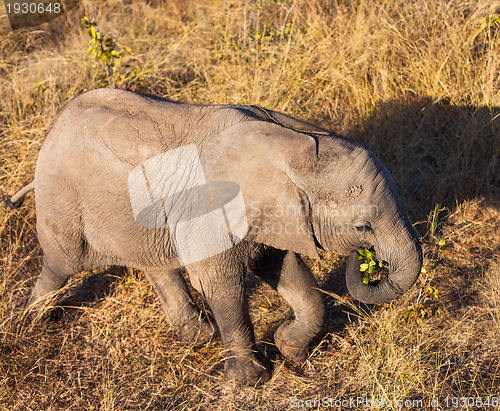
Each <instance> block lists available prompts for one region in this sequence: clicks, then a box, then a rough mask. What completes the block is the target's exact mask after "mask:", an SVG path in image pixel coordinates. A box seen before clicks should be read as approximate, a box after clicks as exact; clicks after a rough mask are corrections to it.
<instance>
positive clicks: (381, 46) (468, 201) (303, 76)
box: [0, 0, 500, 410]
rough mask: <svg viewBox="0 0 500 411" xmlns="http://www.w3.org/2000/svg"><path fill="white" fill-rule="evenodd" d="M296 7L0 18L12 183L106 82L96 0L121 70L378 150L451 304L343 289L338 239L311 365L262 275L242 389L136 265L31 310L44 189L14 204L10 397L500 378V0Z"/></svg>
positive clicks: (91, 405) (185, 4)
mask: <svg viewBox="0 0 500 411" xmlns="http://www.w3.org/2000/svg"><path fill="white" fill-rule="evenodd" d="M287 5H288V6H287ZM291 5H292V3H291V2H289V1H287V2H285V3H284V4H283V5H280V4H277V3H275V2H272V1H269V0H263V1H262V2H260V3H257V2H255V1H251V2H244V1H241V2H239V1H236V0H229V1H227V2H224V1H222V0H214V1H212V2H204V1H201V0H194V1H186V0H175V1H162V0H156V1H155V0H151V1H139V0H122V1H120V0H110V1H106V2H102V3H100V2H97V3H94V2H90V3H85V5H84V6H82V7H80V8H79V9H76V10H73V11H71V12H70V13H69V15H68V16H67V17H65V18H61V19H58V20H56V21H54V22H52V23H49V24H46V25H45V26H42V27H41V28H39V29H36V30H28V31H18V32H11V31H10V30H9V28H8V24H7V18H6V16H5V15H2V16H0V33H1V34H2V36H1V37H0V144H1V147H2V151H1V154H0V170H1V171H0V191H3V192H4V193H12V192H14V191H15V190H16V189H17V188H19V187H20V186H21V185H23V184H24V183H26V182H27V181H29V180H30V179H31V178H32V175H33V170H34V164H35V161H36V156H37V153H38V150H39V148H40V146H41V143H42V141H43V138H44V135H45V133H46V131H47V129H48V127H49V126H50V124H51V122H52V121H53V119H54V117H55V115H56V113H57V112H58V110H60V109H61V107H62V106H63V104H64V103H65V102H67V101H68V100H70V99H71V98H72V97H74V96H76V95H78V94H80V93H81V92H83V91H84V90H89V89H92V88H95V87H98V86H99V85H100V84H101V80H99V78H97V79H96V77H95V74H96V73H97V72H101V73H102V72H103V71H104V70H103V67H102V65H100V64H99V62H95V61H93V60H92V59H91V58H90V56H89V55H88V54H87V50H86V49H87V47H88V44H89V38H88V36H87V33H86V32H85V31H84V30H82V29H81V28H80V27H79V24H78V21H79V19H80V18H81V17H83V16H84V15H89V12H90V10H93V9H94V7H95V6H98V10H99V13H98V20H99V22H100V25H101V29H102V30H103V31H105V30H109V31H113V32H114V33H116V34H117V35H118V42H119V43H120V44H122V45H124V46H129V47H130V48H131V50H132V52H131V54H130V55H129V56H127V58H126V60H125V63H126V64H124V65H123V66H122V67H121V68H120V70H119V74H121V75H127V74H130V73H131V72H132V70H133V69H134V68H139V69H140V70H141V73H142V76H143V78H144V80H143V84H142V85H141V84H139V83H138V82H135V86H137V87H139V88H140V89H141V88H142V89H143V90H147V91H148V92H150V93H152V94H157V95H162V96H165V97H168V98H171V99H174V100H183V101H186V102H197V103H240V104H260V105H262V106H265V107H269V108H272V109H276V110H280V111H283V112H286V113H288V114H291V115H294V116H296V117H299V118H302V119H305V120H309V121H312V122H316V123H317V124H320V125H323V126H325V127H328V128H330V129H333V130H335V131H337V132H340V133H343V134H344V135H346V136H348V137H350V138H353V139H356V140H358V141H360V142H361V143H363V144H365V145H366V146H367V147H369V148H370V149H371V150H372V151H374V152H375V153H376V154H377V156H379V157H380V158H381V160H382V162H383V163H384V164H385V165H386V166H387V167H388V168H389V170H390V172H391V173H392V175H393V176H394V178H395V180H396V182H397V184H398V186H399V187H400V189H401V193H402V195H403V197H404V198H405V200H406V203H407V205H408V211H409V214H410V217H411V218H412V220H413V221H415V222H416V228H417V229H418V230H419V231H420V233H421V235H422V236H423V241H424V248H425V258H426V261H425V264H426V267H429V266H430V264H431V263H432V262H435V261H437V268H436V274H435V278H434V283H435V285H436V286H437V287H438V289H439V290H440V291H441V293H442V295H441V296H440V302H439V303H440V308H441V312H442V315H441V317H440V318H431V319H428V320H426V321H424V323H423V325H422V326H417V325H416V324H413V323H404V322H402V321H401V317H402V316H403V314H404V313H405V312H406V311H407V309H408V307H409V306H410V305H412V304H414V303H415V299H416V296H417V294H418V288H417V287H415V288H414V289H412V290H411V291H410V292H409V293H407V294H406V295H405V296H404V297H403V298H401V299H400V300H398V301H395V302H392V303H390V304H386V305H383V306H382V307H378V309H377V310H375V309H370V308H367V307H360V306H358V305H355V304H354V303H353V302H352V300H349V299H346V298H344V297H338V296H339V295H340V296H343V295H345V286H344V284H343V278H342V270H343V261H342V260H340V259H338V258H336V257H335V256H331V255H325V256H324V259H323V260H322V261H320V262H317V261H314V262H311V265H312V266H313V268H314V270H315V273H316V274H317V276H318V280H319V282H320V284H321V287H322V288H323V289H324V290H325V291H326V292H328V293H329V295H328V296H327V297H326V298H327V302H328V307H329V312H330V316H329V322H328V324H327V327H326V329H325V333H324V335H322V336H321V338H319V339H318V341H317V342H316V346H315V348H314V349H312V350H311V355H310V357H309V359H308V361H307V362H306V364H304V365H303V366H300V367H298V366H292V365H290V364H288V363H286V362H284V361H283V359H282V357H280V355H279V354H278V353H277V352H276V350H275V348H274V347H273V345H272V331H273V330H274V329H275V328H276V326H277V324H279V322H280V321H282V320H283V319H284V318H285V317H286V316H287V315H288V314H287V307H286V306H285V305H284V303H283V301H282V300H281V299H280V298H279V296H278V295H276V294H275V293H273V292H272V291H271V290H270V289H269V288H268V287H267V286H264V285H263V284H260V283H258V282H256V281H254V280H252V281H253V282H252V283H251V284H249V286H250V287H249V288H250V291H251V298H250V306H251V310H252V311H251V312H252V318H253V319H254V321H255V324H256V334H257V336H258V339H259V341H261V343H262V346H263V348H264V349H265V350H266V351H267V353H268V355H269V356H270V357H271V359H272V361H273V365H274V374H273V379H272V380H271V382H269V383H268V384H266V385H264V386H263V387H257V388H246V387H245V388H242V387H238V386H236V385H233V384H232V383H229V382H227V381H226V380H225V379H224V377H223V359H224V351H223V347H222V344H221V342H220V340H215V341H213V342H210V343H208V344H207V345H205V346H203V347H201V348H197V349H194V348H192V347H186V346H182V345H180V344H179V343H178V342H176V341H175V339H174V336H173V333H172V331H171V329H170V327H169V326H168V324H167V323H166V322H165V320H164V318H163V315H162V313H161V309H160V305H159V302H158V299H157V297H156V295H155V294H154V293H153V291H152V288H151V286H150V285H149V283H148V282H147V281H146V280H145V278H144V277H143V275H142V274H140V273H136V272H126V273H124V274H123V273H122V274H120V273H119V272H117V271H114V272H103V271H101V272H95V273H83V274H80V275H78V276H76V277H75V278H73V279H72V281H71V282H70V284H69V285H68V286H67V288H65V289H64V290H63V292H62V302H61V303H60V304H59V307H58V308H56V310H55V311H54V313H53V315H52V316H51V318H50V319H49V320H48V321H46V322H44V323H42V324H37V325H33V324H31V323H29V322H28V321H27V320H26V319H25V318H24V317H23V316H22V315H21V313H20V312H19V309H18V307H19V306H20V305H21V302H22V299H23V297H24V295H25V294H26V292H27V290H28V289H29V287H31V286H32V284H33V282H34V279H35V277H36V274H37V272H38V269H39V263H40V250H39V246H38V242H37V240H36V233H35V231H34V226H35V214H34V207H33V205H34V204H33V199H32V197H29V198H28V199H27V201H26V204H25V206H23V207H22V208H21V209H20V210H19V211H16V212H12V211H9V210H7V209H5V208H3V207H2V208H0V241H1V242H0V259H1V272H0V404H2V405H3V409H8V410H26V409H43V410H82V409H86V410H93V409H99V410H133V409H141V410H145V409H151V410H153V409H154V410H156V409H162V410H163V409H169V410H170V409H179V410H180V409H200V410H207V409H210V410H211V409H216V410H217V409H262V410H277V409H288V408H289V406H290V400H289V398H290V397H291V396H296V397H297V398H298V399H302V400H308V399H313V400H314V399H321V398H323V397H330V398H333V399H340V398H348V397H358V396H362V397H368V398H372V397H373V398H374V399H379V400H392V401H396V400H412V399H414V400H421V399H422V400H425V403H427V401H428V400H429V399H432V398H439V399H440V400H441V405H442V406H443V408H444V405H445V403H444V399H445V397H446V396H449V397H453V396H457V397H482V398H483V399H485V397H487V396H492V395H498V394H500V365H499V364H500V354H499V353H500V337H499V335H500V223H499V215H500V211H499V205H500V202H499V201H500V198H499V193H500V181H499V177H500V172H499V168H498V156H499V145H500V124H499V122H500V120H499V117H498V116H499V114H500V70H499V66H500V27H499V26H498V25H496V23H495V22H494V19H492V18H490V19H489V20H488V16H490V17H491V16H492V15H493V14H494V13H500V3H498V2H492V1H487V0H477V1H469V0H454V1H451V0H450V1H423V0H411V1H405V2H403V1H396V0H380V1H367V0H354V1H344V0H337V1H333V2H332V1H326V0H317V1H311V2H306V1H301V2H297V4H295V6H294V7H293V8H292V9H291V12H290V13H289V14H288V17H286V15H287V10H286V7H290V6H291ZM286 23H289V25H288V26H286ZM283 27H288V28H287V29H286V30H287V34H286V35H284V36H281V35H280V34H279V30H281V29H282V28H283ZM288 29H291V31H290V32H289V33H288ZM131 81H132V82H134V81H133V80H131ZM37 82H38V83H37ZM129 86H133V84H129ZM440 208H443V211H441V212H440V213H439V214H436V213H434V212H433V210H435V209H440ZM434 217H436V218H434ZM443 238H444V239H445V240H446V241H447V244H446V246H445V247H444V249H443V250H442V251H439V247H438V245H437V243H438V241H439V240H440V239H443ZM263 304H264V306H265V307H266V308H267V309H268V311H267V312H264V311H263V310H262V308H259V306H262V305H263ZM304 405H307V404H304ZM367 408H370V407H367ZM387 408H391V407H387ZM414 408H415V409H416V408H418V403H415V407H414ZM476 409H477V408H476Z"/></svg>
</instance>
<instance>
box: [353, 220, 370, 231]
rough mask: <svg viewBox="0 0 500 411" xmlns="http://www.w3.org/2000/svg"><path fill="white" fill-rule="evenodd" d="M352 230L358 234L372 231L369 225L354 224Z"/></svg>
mask: <svg viewBox="0 0 500 411" xmlns="http://www.w3.org/2000/svg"><path fill="white" fill-rule="evenodd" d="M354 230H356V231H357V232H358V233H369V232H370V231H372V226H371V225H370V223H368V222H366V223H362V224H354Z"/></svg>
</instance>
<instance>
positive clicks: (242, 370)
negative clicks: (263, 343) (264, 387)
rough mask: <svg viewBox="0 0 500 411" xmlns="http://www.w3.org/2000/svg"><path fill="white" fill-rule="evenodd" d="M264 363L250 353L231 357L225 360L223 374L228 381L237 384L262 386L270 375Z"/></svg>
mask: <svg viewBox="0 0 500 411" xmlns="http://www.w3.org/2000/svg"><path fill="white" fill-rule="evenodd" d="M264 362H265V361H264V360H263V359H260V358H257V356H256V355H255V353H252V352H250V353H249V354H248V355H233V356H231V357H229V358H228V359H227V360H226V363H225V365H224V373H225V374H226V378H227V379H228V380H230V381H235V382H237V383H239V384H244V385H256V384H263V383H265V382H267V381H269V379H270V378H271V373H270V371H269V370H268V368H267V367H266V366H265V365H264Z"/></svg>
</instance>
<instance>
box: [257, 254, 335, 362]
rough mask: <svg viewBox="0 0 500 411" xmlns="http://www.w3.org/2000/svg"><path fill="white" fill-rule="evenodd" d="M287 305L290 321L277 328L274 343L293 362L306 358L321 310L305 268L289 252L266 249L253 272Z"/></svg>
mask: <svg viewBox="0 0 500 411" xmlns="http://www.w3.org/2000/svg"><path fill="white" fill-rule="evenodd" d="M253 269H254V271H255V273H256V274H257V275H258V276H259V277H260V278H262V279H263V280H264V281H266V282H267V283H268V284H269V285H270V286H271V287H273V288H274V289H275V290H277V291H278V292H279V293H280V294H281V295H282V296H283V298H284V299H285V300H286V301H287V302H288V304H290V306H291V307H292V309H293V312H294V318H293V319H292V320H287V321H285V322H284V323H283V324H281V325H280V326H279V327H278V329H277V330H276V332H275V334H274V341H275V343H276V346H277V347H278V349H279V350H280V351H281V353H282V354H283V355H284V356H285V357H286V358H288V359H289V360H291V361H293V362H303V361H305V360H306V358H307V348H308V346H309V344H310V343H311V341H312V340H313V338H314V337H315V336H316V335H317V334H318V333H319V332H320V330H321V327H322V326H323V321H324V316H325V307H324V302H323V296H322V295H321V292H320V291H319V290H318V289H317V288H318V285H317V284H316V281H315V280H314V277H313V276H312V274H311V271H310V270H309V268H308V267H307V266H306V265H305V263H304V262H303V261H302V259H301V258H300V257H299V256H298V255H297V254H296V253H294V252H292V251H281V250H274V249H268V250H266V251H265V254H264V256H263V257H262V259H261V260H260V261H259V262H258V264H257V266H256V267H254V268H253Z"/></svg>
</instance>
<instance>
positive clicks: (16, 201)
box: [3, 181, 35, 210]
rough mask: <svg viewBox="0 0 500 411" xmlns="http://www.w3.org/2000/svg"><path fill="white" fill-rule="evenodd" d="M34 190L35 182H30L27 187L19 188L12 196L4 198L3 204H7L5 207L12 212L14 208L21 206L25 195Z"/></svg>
mask: <svg viewBox="0 0 500 411" xmlns="http://www.w3.org/2000/svg"><path fill="white" fill-rule="evenodd" d="M34 188H35V182H34V181H32V182H31V183H29V184H28V185H26V186H24V187H23V188H21V189H20V190H19V191H18V192H17V193H16V194H14V195H13V196H9V195H6V196H4V197H3V200H4V201H5V204H7V207H9V208H10V209H11V210H13V209H15V208H19V207H21V206H22V205H23V202H24V197H26V194H27V193H28V192H29V191H31V190H33V189H34Z"/></svg>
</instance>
